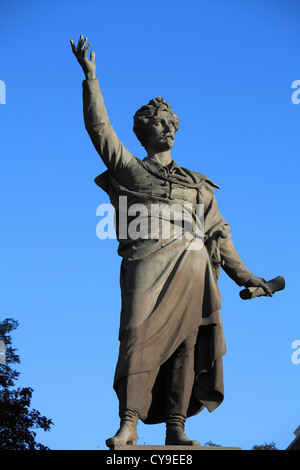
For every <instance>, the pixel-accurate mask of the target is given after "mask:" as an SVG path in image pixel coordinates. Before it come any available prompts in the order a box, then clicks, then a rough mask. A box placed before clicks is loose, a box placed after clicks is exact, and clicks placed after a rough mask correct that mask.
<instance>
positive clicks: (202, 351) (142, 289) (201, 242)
mask: <svg viewBox="0 0 300 470" xmlns="http://www.w3.org/2000/svg"><path fill="white" fill-rule="evenodd" d="M83 102H84V118H85V124H86V128H87V130H88V132H89V135H90V137H91V139H92V141H93V144H94V146H95V148H96V150H97V151H98V153H99V154H100V156H101V157H102V159H103V161H104V163H105V164H106V166H107V168H108V170H107V171H106V172H105V173H103V174H101V175H99V176H98V177H97V178H96V179H95V182H96V184H97V185H98V186H100V187H101V188H102V189H103V190H104V191H105V192H107V194H108V195H109V197H110V200H111V203H112V204H113V206H114V208H115V210H116V233H117V238H118V241H119V248H118V253H119V255H120V256H121V257H122V263H121V270H120V287H121V297H122V306H121V315H120V329H119V341H120V348H119V357H118V361H117V366H116V371H115V377H114V388H115V391H116V393H118V384H119V382H120V380H122V378H125V377H126V376H128V375H130V374H138V373H141V372H147V371H148V372H149V377H150V376H151V374H154V377H155V381H154V386H153V387H151V388H147V387H146V390H145V393H144V396H143V406H142V409H141V410H140V418H141V419H142V420H143V421H144V422H145V423H149V424H151V423H158V422H163V421H164V420H165V416H164V407H163V402H164V400H163V397H164V389H165V368H166V364H167V361H168V359H169V358H170V357H171V356H172V354H173V353H174V352H175V351H176V349H177V348H178V347H179V345H180V344H181V343H182V342H183V341H184V339H185V338H187V337H188V335H189V334H190V333H191V332H192V331H194V330H195V329H196V328H198V336H197V341H196V345H195V365H194V371H195V380H194V386H193V390H192V394H191V398H190V405H189V408H188V416H192V415H194V414H196V413H198V412H199V411H201V410H202V409H203V407H206V408H207V409H208V410H209V411H213V410H214V409H215V408H216V407H217V406H218V405H219V404H220V403H221V402H222V400H223V396H224V387H223V367H222V356H223V355H224V354H225V352H226V347H225V340H224V334H223V328H222V320H221V315H220V308H221V295H220V292H219V288H218V285H217V280H218V276H219V272H220V267H222V268H223V269H224V270H225V272H226V273H227V274H228V275H229V276H230V277H231V278H232V279H233V280H234V281H235V282H236V283H237V284H238V285H240V286H241V285H243V284H245V283H246V282H247V280H249V279H250V277H251V275H252V273H251V272H250V271H249V270H248V269H247V268H246V267H245V266H244V264H243V262H242V260H241V259H240V257H239V255H238V253H237V251H236V249H235V247H234V245H233V243H232V240H231V231H230V226H229V225H228V223H227V222H226V221H225V220H224V219H223V217H222V216H221V214H220V212H219V210H218V205H217V202H216V198H215V196H214V193H215V188H218V186H217V185H216V184H214V183H213V182H212V181H211V180H210V179H209V178H207V177H206V176H204V175H202V174H201V173H197V172H193V171H189V170H187V169H185V168H181V167H179V166H178V165H177V163H176V162H174V161H172V162H171V164H170V165H169V166H168V167H162V166H161V165H160V163H159V162H157V161H155V160H153V159H150V158H145V159H144V160H143V161H140V160H139V159H138V158H136V157H134V156H133V155H131V153H130V152H129V151H128V150H127V149H126V148H125V147H124V145H123V144H122V143H121V142H120V141H119V139H118V138H117V137H116V134H115V132H114V130H113V128H112V126H111V123H110V122H109V119H108V117H107V113H106V109H105V106H104V102H103V98H102V95H101V92H100V88H99V84H98V81H97V79H96V80H88V81H84V82H83ZM153 207H154V208H156V209H158V210H156V211H153V210H152V209H153ZM163 207H165V208H166V209H168V208H169V209H171V210H169V212H168V210H167V211H163V210H162V208H163ZM199 207H201V208H202V212H201V214H202V216H203V217H199V214H198V212H197V208H199ZM186 211H188V214H189V217H190V220H191V221H192V224H191V226H192V230H190V231H188V236H186V233H187V232H186V230H185V229H186V227H185V226H183V223H182V221H183V219H184V218H185V216H186ZM137 214H139V216H138V219H137ZM200 219H201V220H200ZM153 222H155V223H156V225H155V230H154V232H153V226H152V224H153ZM157 222H158V223H157ZM202 222H204V225H203V224H202V225H201V223H202ZM198 226H200V228H201V230H200V231H197V230H196V228H197V227H198ZM132 227H134V228H135V230H134V231H130V228H132ZM166 227H167V228H169V229H170V230H169V231H165V228H166ZM142 228H143V230H142ZM138 229H139V230H138Z"/></svg>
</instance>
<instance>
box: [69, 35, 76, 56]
mask: <svg viewBox="0 0 300 470" xmlns="http://www.w3.org/2000/svg"><path fill="white" fill-rule="evenodd" d="M70 43H71V47H72V51H73V53H74V54H75V55H76V46H75V44H74V41H73V39H70Z"/></svg>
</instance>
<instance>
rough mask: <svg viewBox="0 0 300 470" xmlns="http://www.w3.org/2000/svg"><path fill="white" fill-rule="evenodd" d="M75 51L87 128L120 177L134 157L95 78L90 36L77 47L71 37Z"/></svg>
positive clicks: (102, 155) (98, 150) (96, 145)
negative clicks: (112, 120) (111, 118)
mask: <svg viewBox="0 0 300 470" xmlns="http://www.w3.org/2000/svg"><path fill="white" fill-rule="evenodd" d="M70 43H71V47H72V51H73V53H74V55H75V57H76V58H77V61H78V62H79V64H80V65H81V67H82V70H83V72H84V74H85V81H84V82H83V84H82V86H83V114H84V122H85V127H86V130H87V131H88V133H89V135H90V137H91V139H92V142H93V144H94V146H95V149H96V150H97V152H98V153H99V155H100V157H101V158H102V160H103V162H104V163H105V165H106V166H107V168H108V169H109V170H110V171H111V172H112V173H114V174H117V175H118V176H119V177H120V175H122V170H123V169H124V167H125V166H127V165H128V163H129V161H130V160H131V158H132V155H131V153H130V152H129V151H128V150H127V149H126V147H125V146H124V145H123V144H122V143H121V142H120V140H119V139H118V137H117V135H116V133H115V131H114V129H113V127H112V125H111V123H110V121H109V118H108V115H107V112H106V108H105V105H104V101H103V97H102V94H101V91H100V87H99V83H98V79H97V78H96V62H95V56H96V54H95V52H94V51H91V52H90V59H89V58H88V52H89V50H90V49H91V47H92V46H91V44H88V45H87V38H84V37H83V36H82V35H81V36H80V38H79V41H78V44H77V47H76V46H75V44H74V41H73V40H72V39H71V40H70Z"/></svg>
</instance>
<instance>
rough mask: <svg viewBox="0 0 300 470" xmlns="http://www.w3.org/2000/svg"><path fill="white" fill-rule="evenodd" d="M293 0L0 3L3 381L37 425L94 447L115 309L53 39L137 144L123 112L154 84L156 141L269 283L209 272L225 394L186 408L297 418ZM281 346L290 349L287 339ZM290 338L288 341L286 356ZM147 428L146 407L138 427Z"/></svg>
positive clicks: (108, 381) (275, 424)
mask: <svg viewBox="0 0 300 470" xmlns="http://www.w3.org/2000/svg"><path fill="white" fill-rule="evenodd" d="M299 15H300V5H299V2H297V1H291V0H281V1H279V0H273V1H271V0H269V1H268V0H253V1H246V0H236V1H234V0H226V1H224V0H214V1H208V0H206V1H204V0H187V1H185V2H184V1H182V0H151V1H150V0H149V1H148V0H143V1H138V0H127V1H126V2H124V1H121V0H98V1H91V0H85V1H84V2H83V1H80V2H79V1H78V0H72V1H69V0H63V1H61V0H60V1H57V0H53V1H50V0H47V1H34V0H32V1H21V0H15V1H14V2H9V1H5V0H3V1H2V2H1V18H0V29H1V35H2V40H1V44H0V51H1V52H0V53H1V66H0V80H2V81H4V82H5V85H6V104H0V120H1V126H0V155H1V172H0V178H1V183H0V191H1V200H0V204H1V230H0V247H1V249H0V250H1V264H0V266H1V267H0V286H1V295H0V316H1V318H7V317H12V318H14V319H16V320H18V321H19V323H20V326H19V328H18V330H16V331H15V332H14V333H13V344H14V347H16V348H17V349H18V352H19V354H20V357H21V361H22V363H21V365H20V366H19V370H20V372H21V375H20V379H19V381H18V385H19V386H30V387H32V388H33V389H34V394H33V400H32V406H33V407H34V408H36V409H38V410H39V411H40V412H41V413H42V414H44V415H45V416H47V417H48V418H51V419H52V420H53V421H54V426H53V427H52V430H51V431H50V432H49V433H44V432H40V433H39V434H38V440H39V442H41V443H43V444H44V445H48V446H49V447H50V448H52V449H70V450H71V449H105V448H106V447H105V439H107V438H108V437H111V436H112V435H113V434H114V433H115V431H116V430H117V428H118V426H119V417H118V402H117V398H116V395H115V392H114V391H113V388H112V383H113V376H114V369H115V364H116V360H117V354H118V340H117V336H118V326H119V313H120V290H119V266H120V262H121V258H120V257H119V256H118V255H117V252H116V250H117V242H116V240H99V239H98V238H97V236H96V225H97V223H98V222H99V217H97V216H96V209H97V207H98V205H99V204H102V203H106V202H108V197H107V195H106V194H105V193H104V192H102V191H101V190H100V189H99V188H98V187H97V186H96V185H95V183H94V182H93V180H94V178H95V177H96V176H97V175H98V174H100V173H101V172H102V171H104V170H105V167H104V164H103V163H102V161H101V159H100V157H99V156H98V154H97V153H96V151H95V150H94V148H93V145H92V143H91V141H90V140H89V137H88V135H87V133H86V131H85V128H84V124H83V117H82V98H81V82H82V80H83V78H84V77H83V73H82V71H81V68H80V66H79V65H78V64H77V62H76V60H75V57H74V56H73V54H72V52H71V48H70V44H69V39H70V38H72V39H74V40H75V41H76V42H77V40H78V38H79V35H80V34H83V35H85V36H87V37H88V39H89V40H90V41H91V42H92V45H93V49H94V50H95V52H96V64H97V76H98V77H99V80H100V84H101V88H102V92H103V95H104V99H105V103H106V106H107V109H108V114H109V117H110V119H111V121H112V123H113V125H114V128H115V130H116V132H117V134H118V136H119V138H120V139H121V140H122V142H123V143H124V144H125V145H126V146H127V147H128V148H129V149H130V150H131V152H132V153H133V154H134V155H136V156H138V157H140V158H143V157H144V156H145V152H144V149H143V148H142V147H141V145H140V144H139V142H138V141H137V139H136V137H135V135H134V133H133V131H132V125H133V120H132V117H133V114H134V113H135V111H136V110H137V109H138V108H139V107H140V106H142V105H143V104H145V103H147V102H148V101H149V100H150V99H151V98H154V97H156V96H158V95H160V96H163V97H164V98H165V99H166V100H167V101H168V102H169V103H170V104H171V106H172V108H173V111H174V112H175V113H176V114H177V115H178V116H179V120H180V122H179V131H178V133H177V134H176V141H175V146H174V149H173V151H172V158H173V159H174V160H175V161H176V162H177V163H178V164H179V165H182V166H184V167H186V168H189V169H191V170H195V171H199V172H201V173H204V174H206V175H207V176H209V177H210V178H211V179H212V180H213V181H215V182H216V183H217V184H218V185H219V186H220V187H221V189H220V190H217V194H216V195H217V199H218V203H219V208H220V211H221V213H222V215H223V216H224V218H225V219H226V220H228V222H229V223H230V225H231V227H232V233H233V240H234V243H235V245H236V248H237V250H238V251H239V254H240V256H241V258H242V259H243V260H244V262H245V264H246V266H247V267H248V268H249V269H250V270H252V271H253V273H254V274H255V275H258V276H262V277H264V278H266V279H267V280H269V279H272V278H274V277H276V276H278V275H283V276H284V277H285V280H286V289H285V290H284V291H282V292H279V293H277V294H275V295H274V296H273V298H272V299H270V298H259V299H253V300H249V301H243V300H241V299H240V297H239V290H240V288H239V287H238V286H237V285H236V284H234V283H233V281H231V280H230V279H229V278H228V277H227V276H226V274H225V273H224V272H223V273H221V277H220V281H219V286H220V289H221V293H222V297H223V304H222V318H223V326H224V330H225V338H226V344H227V354H226V356H225V357H224V382H225V399H224V402H223V404H222V405H221V406H220V407H219V408H218V409H217V410H216V411H214V412H213V413H212V414H210V413H208V412H207V411H203V412H202V413H200V414H199V415H197V416H196V417H193V418H191V419H190V420H188V422H187V426H186V429H187V434H188V435H189V436H190V437H191V438H193V439H198V440H200V441H201V442H202V443H205V442H207V441H213V442H215V443H217V444H221V445H224V446H240V447H242V448H243V449H250V448H251V447H252V446H253V445H254V444H263V443H264V442H267V443H270V442H271V441H274V442H275V443H276V445H277V447H278V448H280V449H285V448H286V447H287V445H288V444H289V443H290V442H291V441H292V440H293V438H294V435H293V432H294V430H295V429H296V428H297V427H298V426H299V425H300V414H299V408H300V407H299V389H300V364H297V361H294V362H296V363H293V361H292V354H293V352H294V353H295V352H296V351H295V349H293V348H292V344H293V343H294V342H295V341H300V320H299V300H298V299H297V297H298V292H299V285H298V282H299V280H298V279H299V276H298V272H299V266H298V262H299V249H298V239H299V228H300V227H299V210H298V208H299V151H300V141H299V129H300V127H299V125H300V104H299V105H297V104H294V103H293V102H292V99H291V97H292V93H293V91H295V90H293V89H292V88H291V86H292V83H293V81H295V80H300V29H299ZM294 358H295V355H294ZM299 358H300V354H299V355H297V354H296V359H299ZM138 434H139V440H138V443H139V444H144V443H145V444H163V443H164V437H165V427H164V425H163V424H161V425H156V426H145V425H143V424H142V423H141V424H139V427H138Z"/></svg>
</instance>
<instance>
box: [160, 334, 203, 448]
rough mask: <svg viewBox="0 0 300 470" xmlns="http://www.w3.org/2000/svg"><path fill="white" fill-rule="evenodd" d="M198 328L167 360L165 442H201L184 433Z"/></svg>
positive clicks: (191, 387)
mask: <svg viewBox="0 0 300 470" xmlns="http://www.w3.org/2000/svg"><path fill="white" fill-rule="evenodd" d="M197 334H198V329H197V330H195V331H193V332H192V333H191V334H190V335H189V336H188V338H186V340H185V341H184V342H183V343H182V344H181V345H180V346H179V347H178V349H177V350H176V351H175V353H174V354H173V355H172V357H171V358H170V359H169V360H168V364H167V380H166V404H165V407H166V408H165V409H166V417H167V418H166V427H167V429H166V445H192V446H200V445H201V444H200V442H198V441H192V440H190V439H189V438H188V437H187V436H186V435H185V433H184V425H185V421H186V418H187V410H188V406H189V403H190V398H191V393H192V389H193V385H194V379H195V372H194V357H195V353H194V348H195V344H196V340H197Z"/></svg>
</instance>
